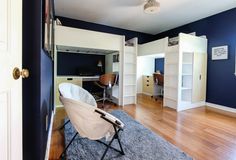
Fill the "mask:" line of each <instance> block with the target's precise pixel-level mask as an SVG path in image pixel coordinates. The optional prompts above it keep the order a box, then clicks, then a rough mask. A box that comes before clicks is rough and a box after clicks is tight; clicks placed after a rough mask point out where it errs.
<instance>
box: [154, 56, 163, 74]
mask: <svg viewBox="0 0 236 160" xmlns="http://www.w3.org/2000/svg"><path fill="white" fill-rule="evenodd" d="M164 61H165V59H164V58H156V59H155V71H157V70H159V71H160V72H161V74H164Z"/></svg>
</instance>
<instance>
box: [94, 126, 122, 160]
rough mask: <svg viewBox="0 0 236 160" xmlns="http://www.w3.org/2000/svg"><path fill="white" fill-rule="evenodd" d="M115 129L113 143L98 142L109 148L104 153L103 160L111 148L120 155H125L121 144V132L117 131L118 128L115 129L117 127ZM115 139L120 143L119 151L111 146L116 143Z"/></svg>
mask: <svg viewBox="0 0 236 160" xmlns="http://www.w3.org/2000/svg"><path fill="white" fill-rule="evenodd" d="M113 127H114V129H115V135H114V136H113V137H112V139H111V141H110V142H109V143H108V144H106V143H104V142H102V141H99V140H97V142H99V143H102V144H104V145H105V146H106V147H107V148H106V150H105V152H104V153H103V155H102V158H101V160H103V159H104V157H105V155H106V153H107V151H108V149H109V148H111V149H113V150H115V151H117V152H119V153H120V154H122V155H125V153H124V150H123V148H122V145H121V142H120V139H119V134H118V133H119V131H120V130H118V131H117V129H116V127H115V126H113ZM114 139H117V141H118V143H119V146H120V150H118V149H116V148H114V147H112V146H111V144H112V142H113V141H114Z"/></svg>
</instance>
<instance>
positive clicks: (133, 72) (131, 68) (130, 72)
mask: <svg viewBox="0 0 236 160" xmlns="http://www.w3.org/2000/svg"><path fill="white" fill-rule="evenodd" d="M126 44H132V45H131V46H128V45H125V47H124V56H123V106H124V105H129V104H136V101H137V46H138V39H137V38H133V39H131V40H129V41H127V42H126Z"/></svg>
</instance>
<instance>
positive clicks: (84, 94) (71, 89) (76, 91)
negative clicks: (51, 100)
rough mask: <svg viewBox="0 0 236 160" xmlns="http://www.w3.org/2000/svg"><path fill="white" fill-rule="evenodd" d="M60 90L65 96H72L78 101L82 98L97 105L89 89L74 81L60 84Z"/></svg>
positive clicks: (71, 97) (85, 101)
mask: <svg viewBox="0 0 236 160" xmlns="http://www.w3.org/2000/svg"><path fill="white" fill-rule="evenodd" d="M59 92H60V94H61V95H63V97H65V98H70V99H73V100H76V101H78V100H80V101H83V102H84V103H88V104H90V105H92V106H95V107H97V103H96V100H95V99H94V97H93V96H92V95H91V94H90V93H89V92H88V91H86V90H85V89H83V88H82V87H80V86H78V85H75V84H72V83H61V84H60V85H59Z"/></svg>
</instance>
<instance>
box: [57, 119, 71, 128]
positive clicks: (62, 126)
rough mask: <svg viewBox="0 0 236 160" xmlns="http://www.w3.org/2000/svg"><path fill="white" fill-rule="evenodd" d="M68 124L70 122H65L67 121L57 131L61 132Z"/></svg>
mask: <svg viewBox="0 0 236 160" xmlns="http://www.w3.org/2000/svg"><path fill="white" fill-rule="evenodd" d="M69 122H70V120H67V121H66V122H65V123H64V124H63V125H62V126H61V127H60V128H59V130H62V129H63V128H64V127H65V126H66V125H67V124H68V123H69Z"/></svg>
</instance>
